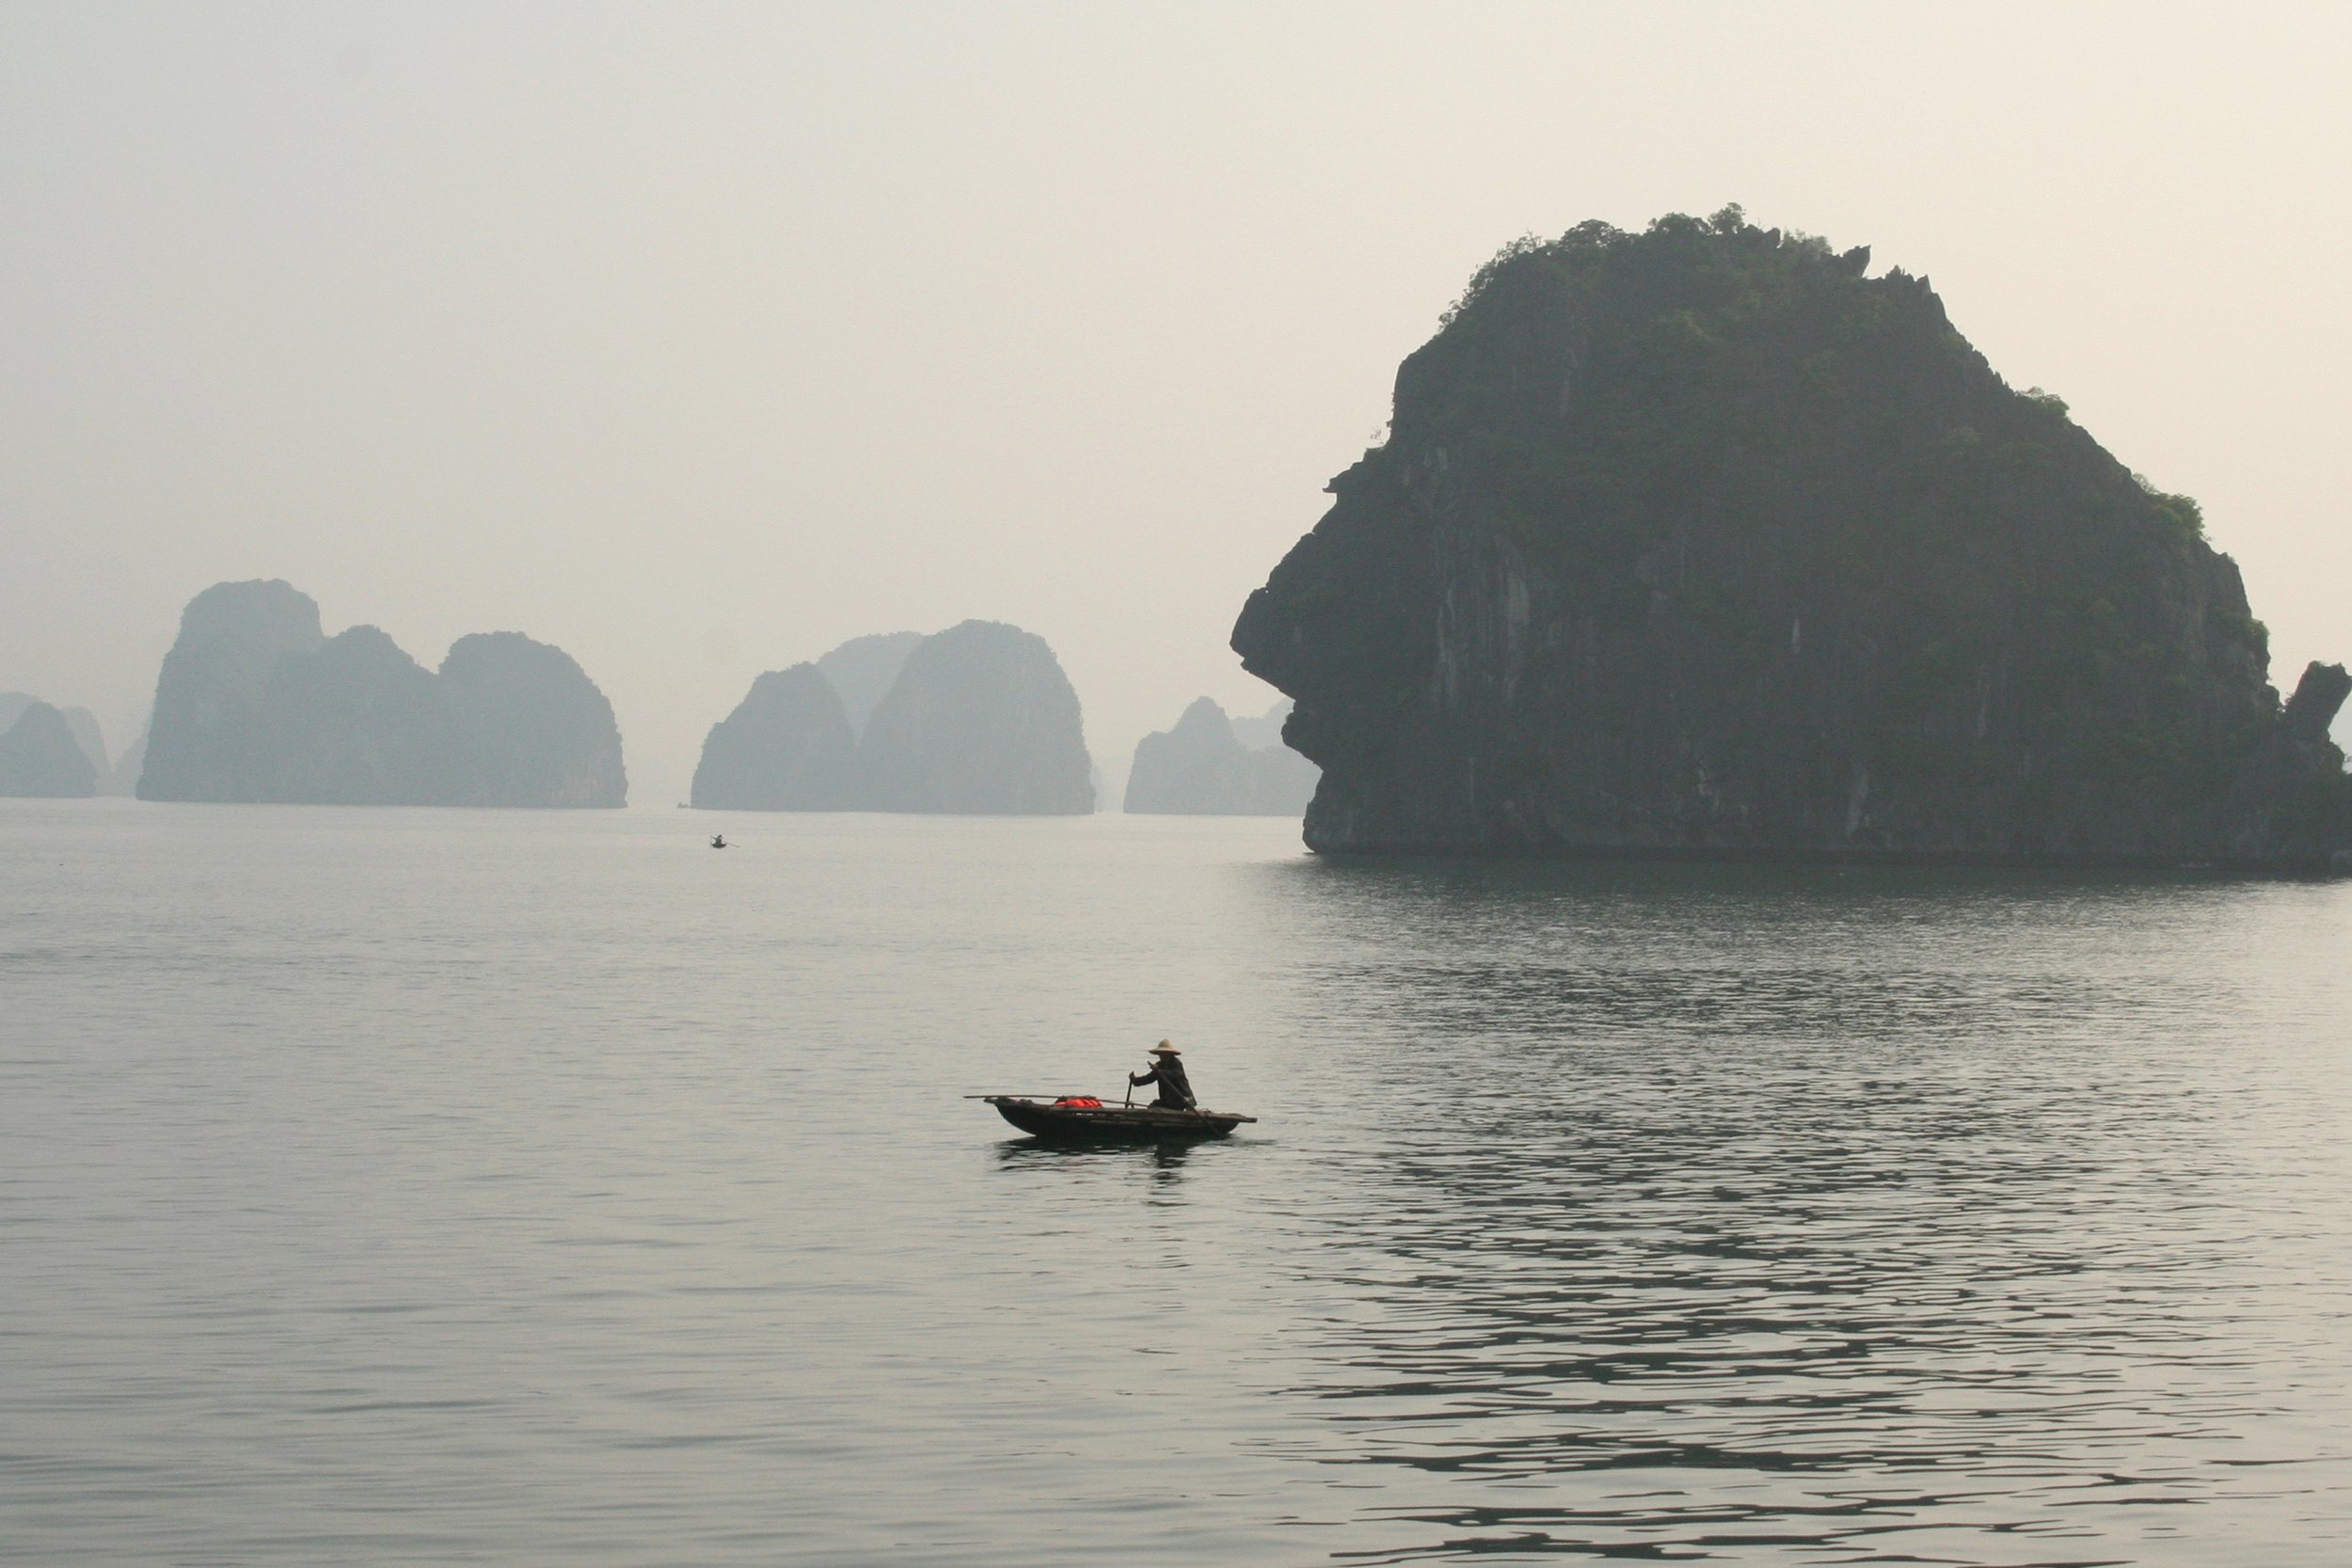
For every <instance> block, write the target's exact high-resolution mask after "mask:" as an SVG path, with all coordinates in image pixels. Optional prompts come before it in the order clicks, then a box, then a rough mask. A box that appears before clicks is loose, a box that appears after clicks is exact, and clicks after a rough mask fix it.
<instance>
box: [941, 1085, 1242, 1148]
mask: <svg viewBox="0 0 2352 1568" xmlns="http://www.w3.org/2000/svg"><path fill="white" fill-rule="evenodd" d="M986 1098H987V1100H988V1102H989V1103H990V1104H991V1105H993V1106H995V1107H996V1114H997V1115H999V1116H1001V1117H1004V1118H1005V1119H1006V1120H1007V1121H1009V1122H1010V1123H1012V1124H1013V1125H1014V1126H1015V1127H1018V1128H1019V1129H1021V1131H1022V1132H1026V1133H1028V1134H1029V1135H1030V1136H1032V1137H1037V1138H1043V1139H1047V1140H1049V1141H1051V1142H1055V1143H1161V1142H1167V1141H1170V1140H1178V1139H1190V1138H1222V1137H1224V1136H1225V1135H1226V1134H1228V1133H1230V1132H1232V1130H1233V1129H1234V1128H1236V1127H1238V1126H1240V1125H1241V1124H1242V1123H1243V1122H1245V1121H1255V1120H1257V1119H1258V1118H1257V1117H1245V1116H1239V1115H1236V1114H1234V1113H1232V1112H1231V1111H1169V1110H1163V1109H1161V1108H1160V1107H1159V1106H1157V1105H1057V1104H1055V1103H1054V1102H1053V1101H1047V1100H1024V1099H1021V1098H1020V1097H1019V1096H1017V1095H1009V1094H992V1095H989V1096H987V1097H986Z"/></svg>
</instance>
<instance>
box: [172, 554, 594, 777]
mask: <svg viewBox="0 0 2352 1568" xmlns="http://www.w3.org/2000/svg"><path fill="white" fill-rule="evenodd" d="M627 790H628V783H627V778H626V776H625V774H624V772H623V770H622V766H621V750H620V735H619V732H618V730H617V728H616V727H615V726H614V724H613V721H612V705H611V704H609V703H607V702H606V701H605V699H604V695H603V693H601V692H600V691H598V690H597V689H596V685H595V683H594V682H592V681H590V680H589V679H588V677H587V675H586V674H585V673H582V672H581V670H580V666H579V665H578V664H577V663H575V662H574V661H573V660H572V658H571V657H570V656H569V655H567V654H565V653H564V652H563V651H562V650H561V649H557V648H552V647H549V646H548V645H547V644H545V643H541V642H535V641H532V640H531V639H530V638H527V637H523V636H521V635H520V634H519V633H515V632H500V633H495V634H489V635H483V636H475V637H467V638H461V639H460V640H459V641H457V642H456V643H455V644H454V645H453V646H452V648H451V649H450V653H449V657H447V659H445V660H444V662H443V665H442V668H441V672H440V673H438V674H436V673H433V672H430V671H427V670H425V669H424V668H423V667H422V666H421V665H419V664H418V663H417V662H416V660H414V659H412V658H410V657H408V656H407V655H406V654H405V653H404V652H402V651H401V649H400V647H399V646H398V645H397V644H395V643H394V642H393V641H392V640H391V639H390V638H389V637H387V636H386V635H385V634H384V633H383V632H382V631H380V630H378V629H377V628H376V627H374V626H354V627H352V628H351V629H350V630H348V631H345V632H343V633H342V634H341V635H339V636H336V637H333V638H328V637H326V636H325V635H324V634H323V633H322V632H321V630H320V627H319V613H318V606H317V605H316V604H315V603H314V602H313V601H312V600H311V599H310V596H309V595H308V594H302V593H300V592H298V591H296V590H295V589H294V588H293V587H291V586H290V585H288V584H287V583H285V582H282V581H268V582H259V581H256V582H241V583H221V584H218V585H216V586H215V587H213V588H209V589H206V590H205V591H204V592H203V593H201V594H198V595H197V596H196V598H195V599H194V600H192V601H191V602H190V603H189V605H188V609H187V611H186V613H185V614H184V615H183V616H182V618H181V629H180V638H179V641H177V642H175V643H174V644H173V645H172V649H171V652H170V653H169V654H167V656H166V657H165V659H164V668H163V673H162V675H161V677H160V678H159V679H158V680H157V682H156V688H155V707H154V713H153V716H152V718H151V721H150V722H149V728H148V736H147V747H146V752H145V766H144V768H143V770H142V772H141V774H140V777H139V781H138V795H139V798H140V799H141V800H222V801H283V802H308V803H325V804H343V805H489V806H617V805H620V804H621V803H622V802H623V800H625V799H626V797H627Z"/></svg>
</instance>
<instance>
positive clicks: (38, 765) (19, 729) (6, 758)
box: [0, 700, 98, 800]
mask: <svg viewBox="0 0 2352 1568" xmlns="http://www.w3.org/2000/svg"><path fill="white" fill-rule="evenodd" d="M97 793H98V770H97V769H96V768H92V767H91V766H90V759H89V754H88V753H87V752H85V751H84V750H83V743H82V740H81V738H80V737H79V736H76V735H75V734H74V733H73V726H72V724H71V723H69V722H68V721H67V720H66V716H65V714H64V713H63V712H61V711H60V710H58V709H57V708H55V707H52V706H51V705H49V704H47V703H43V702H36V701H31V700H27V701H26V702H25V704H24V706H22V707H21V708H19V709H18V710H17V712H16V714H15V715H14V717H13V718H12V719H8V721H6V723H5V724H0V796H9V797H16V798H22V799H36V800H72V799H78V798H81V797H85V796H90V795H95V794H97Z"/></svg>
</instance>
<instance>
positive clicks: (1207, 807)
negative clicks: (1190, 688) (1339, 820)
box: [1125, 697, 1317, 816]
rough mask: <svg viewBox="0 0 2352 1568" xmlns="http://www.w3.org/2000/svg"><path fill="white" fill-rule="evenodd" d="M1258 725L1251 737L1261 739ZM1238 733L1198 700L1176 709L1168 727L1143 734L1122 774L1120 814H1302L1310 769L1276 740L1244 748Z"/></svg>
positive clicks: (1210, 704) (1310, 786)
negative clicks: (1123, 796) (1180, 713)
mask: <svg viewBox="0 0 2352 1568" xmlns="http://www.w3.org/2000/svg"><path fill="white" fill-rule="evenodd" d="M1279 710H1280V705H1279V704H1278V705H1277V712H1278V715H1279ZM1276 722H1278V723H1279V717H1278V718H1277V719H1276ZM1261 726H1263V721H1257V724H1256V725H1255V726H1253V728H1256V729H1257V733H1263V728H1262V727H1261ZM1240 729H1241V726H1240V725H1239V724H1236V723H1235V722H1234V721H1232V720H1230V719H1228V718H1227V717H1226V715H1225V710H1224V709H1223V708H1222V707H1220V706H1218V705H1217V704H1216V702H1214V701H1212V700H1211V699H1209V698H1207V697H1203V698H1201V699H1200V700H1199V701H1198V702H1196V703H1194V704H1193V705H1191V706H1190V707H1188V708H1186V709H1184V716H1183V717H1182V718H1180V719H1178V720H1177V721H1176V726H1175V728H1173V729H1169V730H1162V731H1159V732H1157V733H1156V734H1152V735H1148V736H1144V737H1143V739H1142V740H1140V741H1138V742H1137V743H1136V758H1135V765H1134V767H1133V768H1130V769H1129V770H1128V773H1127V799H1126V804H1125V809H1126V810H1127V811H1129V812H1132V813H1136V814H1140V815H1152V816H1297V815H1299V814H1300V813H1301V812H1303V811H1305V810H1306V809H1307V802H1308V800H1310V799H1311V798H1312V797H1313V795H1314V792H1315V779H1316V777H1317V774H1316V770H1315V765H1314V764H1313V763H1311V762H1309V761H1308V760H1307V759H1306V758H1305V757H1302V756H1300V755H1299V754H1298V753H1297V752H1294V751H1292V750H1291V749H1290V748H1289V747H1287V746H1284V745H1282V744H1281V743H1280V742H1279V740H1277V741H1276V743H1275V744H1273V745H1271V746H1249V745H1246V744H1244V743H1243V741H1242V739H1241V735H1240Z"/></svg>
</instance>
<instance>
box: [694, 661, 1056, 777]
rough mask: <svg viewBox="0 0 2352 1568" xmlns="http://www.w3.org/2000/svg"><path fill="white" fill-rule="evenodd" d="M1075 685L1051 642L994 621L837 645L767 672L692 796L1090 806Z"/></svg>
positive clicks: (715, 746)
mask: <svg viewBox="0 0 2352 1568" xmlns="http://www.w3.org/2000/svg"><path fill="white" fill-rule="evenodd" d="M1091 773H1092V767H1091V763H1090V761H1089V758H1088V756H1087V750H1086V736H1085V725H1084V722H1083V720H1082V717H1081V714H1080V712H1079V707H1078V694H1077V692H1076V691H1074V690H1073V689H1071V685H1070V681H1069V677H1067V676H1066V675H1064V674H1063V673H1062V668H1061V663H1060V661H1059V660H1058V659H1057V658H1056V657H1054V650H1053V649H1052V648H1050V647H1048V646H1047V645H1046V642H1045V640H1044V639H1043V638H1041V637H1039V636H1037V635H1035V634H1034V633H1031V632H1025V631H1023V630H1022V629H1021V628H1020V627H1018V626H1005V625H1003V624H1002V623H999V622H994V621H966V622H964V623H963V624H962V625H961V626H950V627H949V628H948V629H947V630H946V631H943V632H940V633H938V634H937V635H935V636H931V637H920V636H916V635H914V634H913V633H907V632H893V633H887V634H884V635H882V636H876V637H861V638H856V639H853V640H852V641H849V642H845V643H843V644H842V645H841V646H840V647H838V648H835V649H834V650H833V652H831V653H829V654H827V655H825V656H824V657H821V658H819V659H818V660H817V661H816V662H815V663H813V664H798V665H794V666H793V667H792V668H791V669H789V670H781V671H771V672H769V673H766V674H763V675H761V676H760V677H759V678H758V679H757V680H755V681H754V682H753V683H752V689H751V691H750V692H749V693H748V694H747V695H746V696H745V697H744V699H743V701H742V703H741V704H739V705H738V706H737V707H736V709H735V711H734V712H733V713H731V714H729V715H728V716H727V717H726V718H725V719H723V720H722V721H720V722H719V723H718V724H716V725H714V726H712V728H711V731H710V734H709V736H708V737H707V739H706V740H705V741H704V742H703V754H702V761H701V764H700V765H699V766H698V767H697V768H695V769H694V787H693V794H692V796H691V803H692V804H693V805H695V806H698V807H704V808H708V809H718V810H748V811H885V812H924V813H949V814H967V815H998V816H1083V815H1085V814H1086V813H1089V812H1091V811H1092V810H1093V809H1094V784H1093V781H1092V776H1091Z"/></svg>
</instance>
